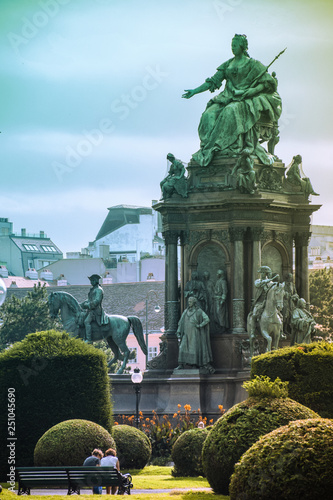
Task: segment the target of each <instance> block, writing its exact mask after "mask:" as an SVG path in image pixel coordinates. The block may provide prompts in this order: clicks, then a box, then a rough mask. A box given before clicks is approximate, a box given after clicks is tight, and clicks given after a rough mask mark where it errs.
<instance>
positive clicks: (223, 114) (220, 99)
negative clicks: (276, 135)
mask: <svg viewBox="0 0 333 500" xmlns="http://www.w3.org/2000/svg"><path fill="white" fill-rule="evenodd" d="M247 49H248V42H247V37H246V35H235V36H234V38H233V39H232V43H231V50H232V53H233V55H234V57H232V58H231V59H228V61H226V62H224V63H223V64H221V65H220V66H219V67H218V68H217V72H216V73H215V75H213V76H212V77H211V78H207V80H206V81H205V82H204V83H203V84H202V85H200V86H199V87H197V88H195V89H191V90H185V93H184V94H183V97H184V98H185V99H190V98H191V97H193V96H194V95H195V94H199V93H201V92H205V91H206V90H210V91H211V92H215V90H217V89H219V88H220V87H221V85H222V82H223V81H224V80H225V81H226V84H225V87H224V90H223V91H222V92H221V93H220V94H218V95H217V96H216V97H213V99H211V100H210V101H209V102H208V104H207V108H206V110H205V111H204V113H203V114H202V117H201V120H200V124H199V137H200V150H199V151H198V152H197V153H195V154H194V155H193V159H194V160H195V161H196V162H198V163H199V164H200V165H201V166H207V165H208V164H209V163H210V162H211V161H212V159H213V157H214V154H215V153H216V152H217V151H218V152H220V153H221V154H222V155H223V156H229V157H230V156H238V155H240V154H241V152H242V151H243V150H244V149H245V148H248V149H249V150H250V152H251V154H254V155H255V156H257V158H259V159H260V161H261V162H262V163H263V164H265V165H271V164H272V163H273V161H274V157H273V155H271V154H270V153H268V152H267V151H266V150H265V149H264V148H263V147H262V146H261V144H260V143H259V134H258V131H257V129H256V124H257V123H258V122H259V120H260V118H261V116H262V113H264V114H265V115H266V117H267V118H268V120H269V121H270V122H272V123H277V121H278V119H279V117H280V115H281V111H282V104H281V98H280V96H279V94H278V93H277V80H276V79H275V78H273V77H272V76H271V75H270V74H269V73H268V72H267V68H268V67H265V66H264V65H263V64H261V63H260V62H259V61H256V60H255V59H252V58H251V57H250V56H249V54H248V52H247ZM279 55H280V54H279Z"/></svg>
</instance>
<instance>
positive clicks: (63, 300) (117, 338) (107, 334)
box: [49, 274, 147, 374]
mask: <svg viewBox="0 0 333 500" xmlns="http://www.w3.org/2000/svg"><path fill="white" fill-rule="evenodd" d="M100 279H101V277H100V276H99V275H98V274H93V275H92V276H89V280H90V282H91V285H92V287H91V289H90V290H89V293H88V299H87V300H85V301H84V302H83V303H82V304H79V303H78V301H77V300H76V299H75V298H74V297H73V295H71V294H70V293H67V292H52V293H50V295H49V310H50V316H51V317H52V318H55V317H56V316H57V315H58V313H59V311H60V316H61V321H62V324H63V327H64V329H65V330H66V332H68V333H72V334H73V335H74V336H76V337H79V338H81V339H83V340H84V341H85V342H87V343H89V344H91V343H92V342H97V341H99V340H105V341H106V342H107V344H108V345H109V347H110V348H111V350H112V352H113V354H114V357H113V358H112V359H111V361H109V363H108V365H109V366H111V365H112V364H113V363H114V362H115V361H118V360H120V361H122V364H121V367H120V368H119V370H118V372H117V373H119V374H121V373H123V371H124V369H125V368H126V364H127V362H128V359H129V355H130V350H129V348H128V347H127V345H126V338H127V336H128V334H129V332H130V329H131V327H132V330H133V333H134V335H135V337H136V339H137V341H138V343H139V346H140V348H141V350H142V352H143V353H144V354H145V355H146V354H147V346H146V344H145V340H144V336H143V328H142V323H141V321H140V319H139V318H138V317H137V316H128V317H126V316H120V315H118V314H113V315H109V314H106V313H105V312H104V310H103V308H102V300H103V289H102V287H101V286H100V284H99V280H100Z"/></svg>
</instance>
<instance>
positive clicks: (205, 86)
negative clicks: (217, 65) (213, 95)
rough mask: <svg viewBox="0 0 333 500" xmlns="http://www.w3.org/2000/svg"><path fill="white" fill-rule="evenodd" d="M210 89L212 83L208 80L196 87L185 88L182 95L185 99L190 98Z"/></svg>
mask: <svg viewBox="0 0 333 500" xmlns="http://www.w3.org/2000/svg"><path fill="white" fill-rule="evenodd" d="M209 89H210V84H209V83H208V82H205V83H203V84H202V85H200V86H199V87H197V88H196V89H189V90H185V93H184V94H183V95H182V97H184V98H185V99H190V98H191V97H193V96H194V95H195V94H200V93H201V92H206V90H209Z"/></svg>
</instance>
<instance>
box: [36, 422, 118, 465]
mask: <svg viewBox="0 0 333 500" xmlns="http://www.w3.org/2000/svg"><path fill="white" fill-rule="evenodd" d="M94 448H100V449H101V450H102V451H103V452H105V451H106V450H107V449H108V448H113V449H115V448H116V443H115V441H114V439H113V437H112V436H111V435H110V434H109V433H108V431H107V430H105V429H104V427H101V426H100V425H97V424H95V423H94V422H89V421H88V420H80V419H74V420H65V422H60V424H57V425H54V426H53V427H51V429H49V430H48V431H46V432H45V434H43V435H42V437H41V438H40V439H39V440H38V442H37V444H36V447H35V452H34V464H35V465H37V466H38V465H40V466H42V465H47V466H48V465H49V466H52V465H54V466H57V465H59V466H60V465H82V464H83V462H84V460H85V459H86V458H87V457H88V456H90V455H91V452H92V451H93V449H94Z"/></svg>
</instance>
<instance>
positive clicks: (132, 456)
mask: <svg viewBox="0 0 333 500" xmlns="http://www.w3.org/2000/svg"><path fill="white" fill-rule="evenodd" d="M112 437H113V438H114V440H115V442H116V447H117V454H118V458H119V462H120V467H121V468H122V469H143V468H144V467H145V466H146V465H147V463H148V462H149V460H150V457H151V444H150V441H149V439H148V437H147V436H146V435H145V433H144V432H142V431H140V430H139V429H137V428H136V427H132V426H130V425H115V426H114V427H113V429H112Z"/></svg>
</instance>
